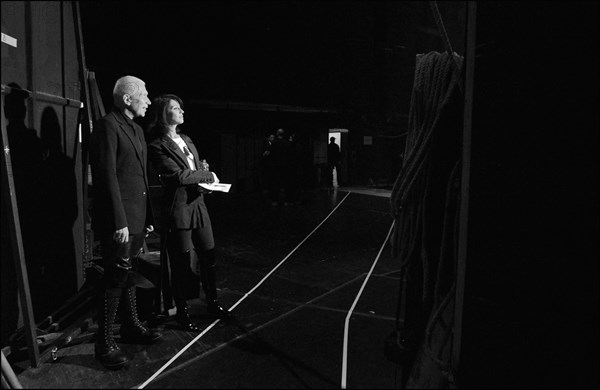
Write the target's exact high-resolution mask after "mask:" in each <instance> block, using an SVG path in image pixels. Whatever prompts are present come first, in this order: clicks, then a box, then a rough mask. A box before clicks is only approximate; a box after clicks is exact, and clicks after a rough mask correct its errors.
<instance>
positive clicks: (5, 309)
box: [1, 83, 42, 345]
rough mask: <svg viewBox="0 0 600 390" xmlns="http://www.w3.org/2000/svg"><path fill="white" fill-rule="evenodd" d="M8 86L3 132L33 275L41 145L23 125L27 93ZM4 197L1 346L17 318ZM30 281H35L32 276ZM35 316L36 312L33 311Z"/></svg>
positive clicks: (30, 271) (29, 264) (11, 256)
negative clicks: (4, 129) (4, 128)
mask: <svg viewBox="0 0 600 390" xmlns="http://www.w3.org/2000/svg"><path fill="white" fill-rule="evenodd" d="M8 86H9V87H11V88H12V89H11V90H10V92H9V93H8V94H7V95H6V96H5V100H4V115H5V118H6V120H7V122H8V123H7V125H6V133H7V138H8V146H9V148H10V154H9V156H10V164H11V166H12V173H13V181H14V186H15V187H14V194H15V198H16V203H17V209H18V216H19V222H20V225H21V235H22V241H23V250H24V256H25V260H26V262H27V270H28V273H30V274H35V273H36V272H35V271H36V270H39V265H38V263H39V261H38V260H39V251H38V250H37V249H38V246H37V245H36V238H35V236H36V230H37V222H38V221H37V215H38V212H39V210H40V209H39V203H38V200H39V195H38V191H39V178H40V175H39V174H40V167H41V161H42V150H41V143H40V139H39V138H38V136H37V132H36V130H35V129H31V128H28V127H27V126H26V125H25V118H26V116H27V107H26V105H25V104H26V100H27V98H28V96H29V95H28V93H27V92H25V91H21V90H20V89H21V87H20V86H19V85H18V84H16V83H9V84H8ZM4 141H6V140H4ZM6 196H9V195H8V189H7V188H2V197H3V200H2V258H1V261H2V272H1V275H2V284H1V287H2V342H3V344H2V345H5V344H4V342H5V341H6V340H7V338H8V337H9V336H10V335H11V334H12V333H13V332H14V331H15V330H16V328H17V322H18V319H19V308H18V303H17V302H18V301H17V299H18V286H17V277H16V273H15V267H14V258H13V251H12V247H11V241H10V235H9V233H10V232H11V231H12V230H13V229H14V227H13V226H9V222H8V218H7V217H8V213H9V212H10V210H8V209H5V207H6V205H5V203H6V202H5V201H7V199H4V197H6ZM29 280H30V285H31V286H35V284H32V277H31V275H30V278H29ZM33 280H36V278H35V277H34V278H33ZM32 290H35V289H34V288H32ZM34 304H35V301H34ZM34 314H37V313H35V311H34Z"/></svg>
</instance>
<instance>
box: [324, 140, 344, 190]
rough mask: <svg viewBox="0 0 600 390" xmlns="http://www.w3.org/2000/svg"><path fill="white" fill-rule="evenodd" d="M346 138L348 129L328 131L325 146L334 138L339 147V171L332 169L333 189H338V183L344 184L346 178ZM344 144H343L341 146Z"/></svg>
mask: <svg viewBox="0 0 600 390" xmlns="http://www.w3.org/2000/svg"><path fill="white" fill-rule="evenodd" d="M347 136H348V129H329V136H328V137H327V144H329V140H330V139H331V137H333V138H335V143H336V144H337V145H338V146H339V147H340V169H339V172H338V169H337V168H334V169H333V187H334V188H336V187H339V185H340V183H344V182H345V181H346V180H345V177H346V158H345V157H346V155H347V153H346V145H345V142H344V141H346V140H347ZM343 142H344V144H343Z"/></svg>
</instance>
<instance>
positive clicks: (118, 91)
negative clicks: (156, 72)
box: [113, 76, 146, 103]
mask: <svg viewBox="0 0 600 390" xmlns="http://www.w3.org/2000/svg"><path fill="white" fill-rule="evenodd" d="M144 85H146V83H144V82H143V81H142V80H141V79H138V78H137V77H134V76H123V77H121V78H120V79H118V80H117V82H116V83H115V87H114V88H113V100H114V102H115V103H117V102H121V101H122V100H123V95H129V96H135V95H137V94H138V93H139V92H140V89H141V88H140V87H143V86H144Z"/></svg>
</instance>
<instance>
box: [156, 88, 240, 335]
mask: <svg viewBox="0 0 600 390" xmlns="http://www.w3.org/2000/svg"><path fill="white" fill-rule="evenodd" d="M182 105H183V103H182V101H181V99H180V98H179V97H177V96H176V95H161V96H159V97H157V98H155V99H154V101H153V102H152V106H153V108H154V121H153V127H152V129H151V132H150V136H151V139H152V141H151V142H150V143H149V145H148V155H149V160H150V161H151V163H152V166H153V168H154V170H155V172H156V173H157V174H158V175H159V178H160V182H161V184H162V186H163V190H164V195H163V199H162V214H161V270H162V272H161V275H162V276H161V284H162V288H161V290H162V293H163V305H164V310H165V311H167V310H168V309H169V308H171V307H172V302H173V301H175V307H176V308H177V314H176V318H177V321H178V322H179V323H180V325H182V326H183V328H184V329H186V330H187V331H199V328H198V327H197V326H196V325H195V324H194V323H192V322H191V320H190V317H189V312H188V305H187V300H186V291H187V290H189V288H188V286H186V285H185V284H186V281H187V280H188V271H189V270H190V265H191V262H192V259H193V253H192V251H193V250H195V251H196V254H197V256H198V263H199V268H200V280H201V283H202V288H203V290H204V294H205V298H206V303H207V311H208V312H209V313H211V314H213V315H216V316H217V317H220V318H224V319H228V318H231V317H232V316H231V313H229V311H227V310H225V309H223V308H222V307H221V306H220V305H219V302H218V300H217V289H216V276H215V249H214V246H215V245H214V238H213V232H212V226H211V223H210V217H209V215H208V210H207V208H206V205H205V203H204V194H205V193H206V192H207V191H206V190H205V189H204V188H202V187H201V186H200V184H201V183H215V182H218V181H219V180H218V178H217V176H216V175H215V174H214V173H213V172H211V171H209V170H208V168H209V167H208V164H206V161H205V160H200V159H199V155H198V151H197V150H196V147H195V146H194V144H193V143H192V140H191V139H190V138H189V137H188V136H186V135H184V134H181V133H180V132H179V129H178V126H179V125H181V124H182V123H183V108H182Z"/></svg>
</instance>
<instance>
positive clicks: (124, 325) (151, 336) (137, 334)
mask: <svg viewBox="0 0 600 390" xmlns="http://www.w3.org/2000/svg"><path fill="white" fill-rule="evenodd" d="M136 288H137V287H136V286H130V287H126V288H124V289H123V297H122V299H123V306H124V307H123V308H124V309H125V310H124V316H123V318H122V321H121V332H120V333H121V341H123V342H126V343H133V344H152V343H153V342H155V341H156V340H158V339H159V338H161V337H162V334H161V333H159V332H156V331H154V330H152V329H149V328H147V327H145V326H144V325H143V324H142V322H141V321H140V319H139V318H138V313H137V307H136V297H135V293H136Z"/></svg>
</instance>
